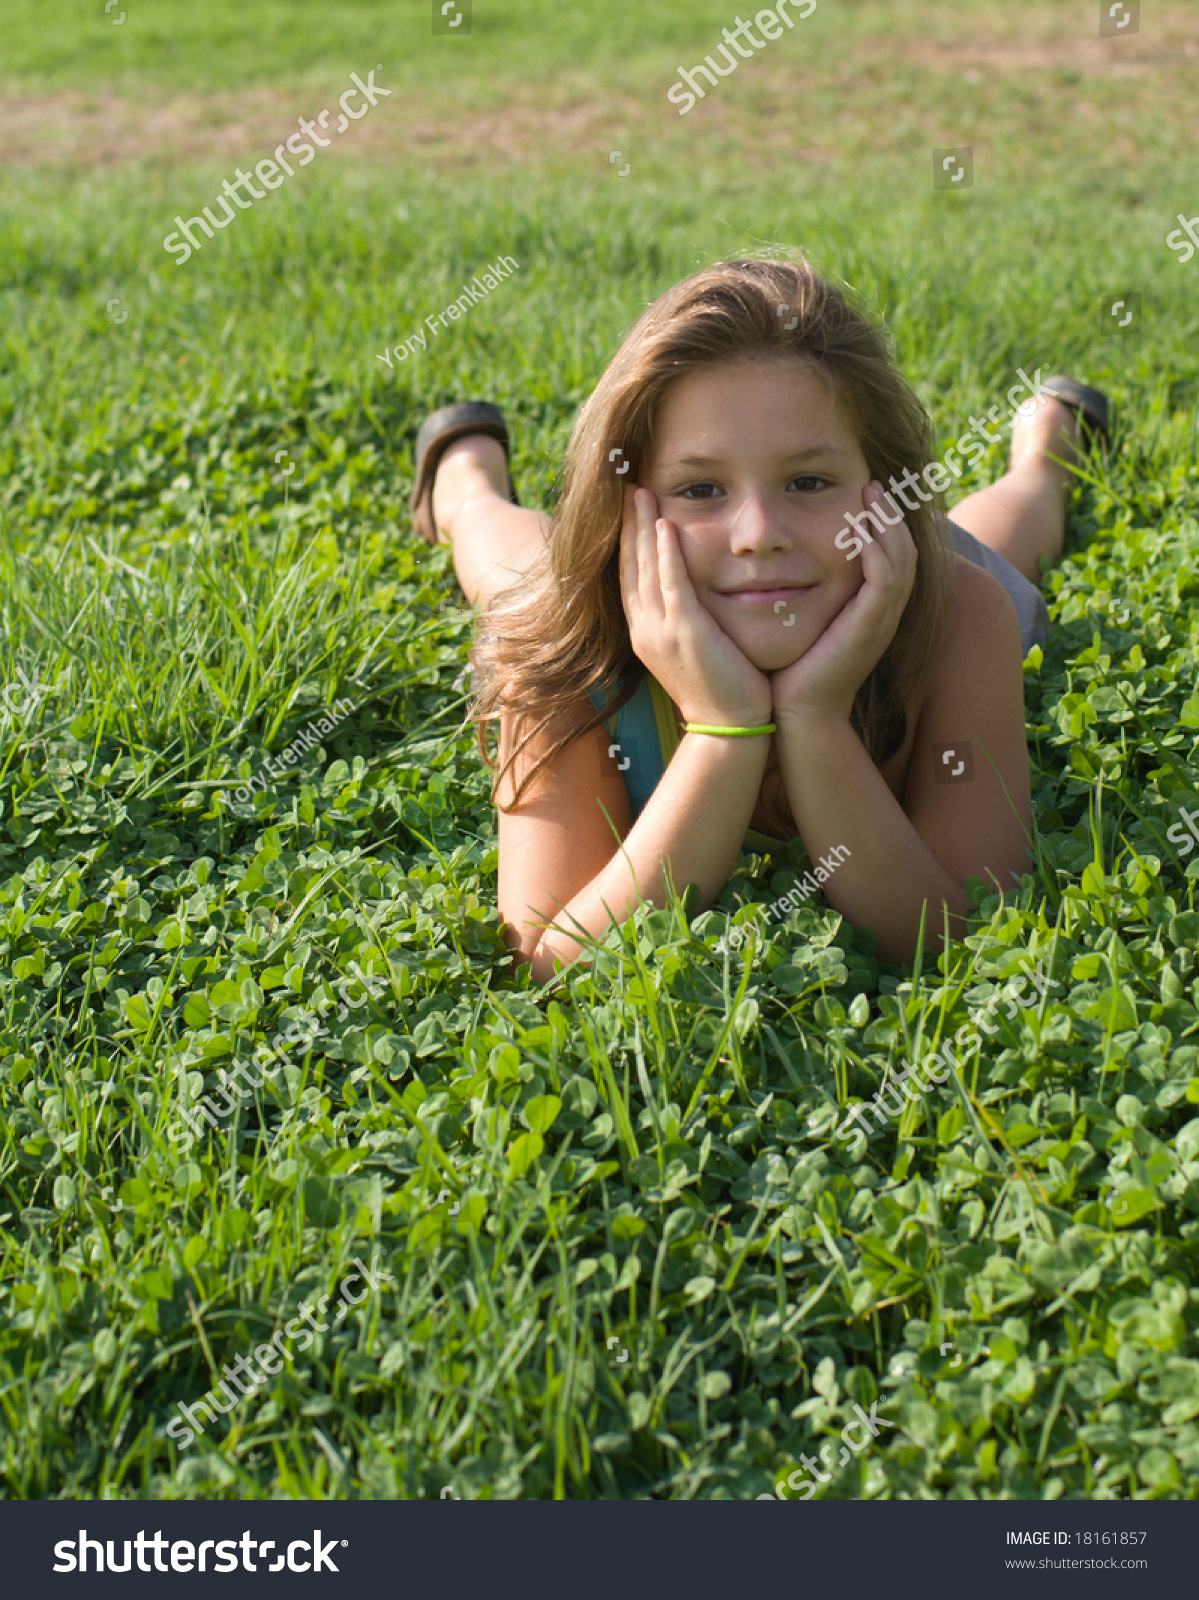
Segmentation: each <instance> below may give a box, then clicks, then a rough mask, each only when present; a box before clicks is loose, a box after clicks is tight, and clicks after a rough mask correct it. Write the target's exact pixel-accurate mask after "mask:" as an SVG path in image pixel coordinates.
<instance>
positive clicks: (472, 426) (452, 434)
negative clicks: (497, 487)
mask: <svg viewBox="0 0 1199 1600" xmlns="http://www.w3.org/2000/svg"><path fill="white" fill-rule="evenodd" d="M468 433H484V434H487V435H488V437H489V438H492V439H498V440H499V442H500V443H501V444H502V445H503V447H504V454H505V456H507V455H508V454H509V448H508V425H507V423H506V422H505V421H504V413H503V412H502V411H501V410H500V408H499V406H493V405H492V404H491V403H490V402H489V401H486V400H462V401H459V402H458V403H457V404H456V405H452V406H442V408H441V409H440V411H434V412H432V413H431V415H429V416H427V417H426V418H425V420H424V422H422V423H421V429H420V432H419V433H418V434H417V436H416V450H415V455H416V487H415V488H414V489H413V491H412V526H413V528H414V529H415V530H416V532H417V533H419V534H420V536H421V538H422V539H424V540H425V542H426V543H427V544H432V545H435V544H436V543H437V528H436V526H435V524H434V521H433V480H434V478H435V477H436V476H437V464H438V462H439V461H440V460H441V457H442V453H443V452H444V450H445V448H446V446H447V445H449V444H452V443H453V442H454V440H455V439H462V438H464V437H465V436H466V435H467V434H468ZM508 498H509V499H510V500H511V502H512V504H513V505H514V506H518V505H519V504H520V501H519V500H518V499H517V498H516V486H515V485H514V484H513V482H512V474H511V473H509V474H508Z"/></svg>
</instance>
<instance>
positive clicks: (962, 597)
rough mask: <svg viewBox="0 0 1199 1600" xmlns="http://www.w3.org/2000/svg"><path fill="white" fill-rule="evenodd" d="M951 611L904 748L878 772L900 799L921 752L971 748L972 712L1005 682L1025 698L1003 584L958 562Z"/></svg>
mask: <svg viewBox="0 0 1199 1600" xmlns="http://www.w3.org/2000/svg"><path fill="white" fill-rule="evenodd" d="M952 564H953V605H952V610H951V612H950V623H949V628H948V631H947V632H946V635H945V638H944V640H943V641H942V643H941V648H940V649H939V650H938V651H937V653H936V655H935V656H934V657H933V659H932V660H931V661H930V662H929V664H928V666H927V667H926V668H925V670H924V673H923V675H922V677H921V678H920V679H919V681H918V682H917V683H916V685H915V686H914V688H913V689H912V692H911V694H910V695H909V697H908V701H907V705H906V706H905V710H906V712H907V717H906V726H905V729H904V737H903V742H902V744H901V745H900V746H899V748H898V749H897V750H896V751H894V752H893V753H892V754H891V755H889V756H888V757H887V758H886V760H884V761H880V762H879V764H878V770H879V773H880V774H881V776H882V778H883V780H884V782H885V783H886V784H887V787H888V788H889V789H890V790H891V792H892V794H894V795H895V797H896V799H902V796H903V793H904V790H905V788H906V786H907V777H908V771H909V769H910V767H911V763H912V760H913V757H914V756H916V755H918V749H917V747H918V745H930V746H931V744H932V743H933V742H935V743H938V744H944V745H946V746H947V747H948V746H952V745H953V744H954V743H955V742H956V741H962V742H969V741H970V739H971V730H972V729H973V727H974V722H975V717H974V716H973V714H972V706H974V705H977V704H978V702H979V701H980V700H981V699H982V698H984V697H989V696H990V695H991V694H992V693H994V692H995V690H996V688H997V687H1000V686H1002V685H1003V684H1004V683H1005V682H1006V683H1007V684H1008V686H1009V689H1010V692H1011V693H1012V694H1014V695H1015V696H1016V697H1018V698H1019V697H1022V696H1023V686H1024V652H1023V648H1022V645H1021V636H1020V622H1019V619H1018V618H1017V616H1016V610H1015V607H1014V606H1013V604H1012V601H1011V598H1010V596H1009V595H1008V593H1007V591H1006V589H1005V588H1004V586H1003V584H1002V583H1000V581H999V579H998V578H996V577H995V576H994V575H993V574H992V573H990V572H988V571H987V570H986V569H985V568H984V567H981V566H978V565H977V564H976V563H975V562H973V561H971V560H969V559H968V558H967V557H966V556H963V555H959V554H956V553H955V554H954V555H953V557H952Z"/></svg>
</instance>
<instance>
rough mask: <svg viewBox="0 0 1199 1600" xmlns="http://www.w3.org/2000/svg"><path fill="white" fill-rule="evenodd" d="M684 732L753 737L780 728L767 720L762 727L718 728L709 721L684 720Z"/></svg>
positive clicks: (741, 737)
mask: <svg viewBox="0 0 1199 1600" xmlns="http://www.w3.org/2000/svg"><path fill="white" fill-rule="evenodd" d="M683 732H684V733H720V734H723V735H724V737H725V738H726V739H753V738H756V737H757V735H758V734H760V733H777V732H778V729H777V728H776V727H775V725H774V723H773V722H766V723H763V725H762V726H761V727H760V728H717V727H715V726H713V725H712V724H711V723H708V722H684V724H683Z"/></svg>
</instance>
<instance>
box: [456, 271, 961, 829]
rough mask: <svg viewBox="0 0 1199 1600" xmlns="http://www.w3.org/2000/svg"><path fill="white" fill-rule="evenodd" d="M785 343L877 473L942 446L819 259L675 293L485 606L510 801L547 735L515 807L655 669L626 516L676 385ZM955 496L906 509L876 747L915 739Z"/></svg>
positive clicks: (623, 367) (643, 328)
mask: <svg viewBox="0 0 1199 1600" xmlns="http://www.w3.org/2000/svg"><path fill="white" fill-rule="evenodd" d="M780 307H781V308H783V309H782V311H781V312H780V310H779V308H780ZM792 321H794V322H795V326H794V327H791V326H789V324H790V322H792ZM780 355H781V356H796V357H799V358H800V359H801V360H803V361H806V362H808V363H810V364H811V366H813V367H814V368H815V369H816V370H817V371H818V372H819V373H820V374H821V375H822V376H823V378H824V379H825V380H826V382H828V383H829V385H830V386H831V388H832V391H833V393H834V395H835V396H836V398H837V400H838V402H839V404H840V407H841V410H842V414H843V415H844V417H845V419H846V422H847V423H848V425H849V426H850V428H851V429H852V430H853V432H854V433H855V435H856V437H857V440H858V444H859V447H860V449H861V451H862V454H863V456H864V457H865V459H866V462H867V464H868V466H869V468H870V474H871V477H873V478H877V479H879V480H880V481H881V482H882V483H883V484H886V483H887V481H888V480H889V479H890V478H891V477H892V476H893V475H894V476H899V475H901V474H902V473H903V472H904V471H905V470H906V469H907V468H909V467H910V468H912V469H913V470H915V471H917V472H919V471H920V470H921V469H922V468H923V467H924V466H925V464H926V463H927V462H929V461H930V460H931V459H932V447H933V430H932V424H931V422H930V420H929V417H928V414H927V412H926V411H925V410H924V407H923V406H922V405H921V403H920V401H919V399H918V398H917V397H916V395H915V393H914V392H913V391H912V389H911V388H910V387H909V386H908V384H907V383H906V382H905V380H904V378H903V377H902V375H901V374H900V372H899V371H898V369H897V367H896V366H895V362H894V360H893V358H892V355H891V351H890V347H889V344H888V340H887V337H886V335H885V333H884V332H883V330H882V329H881V328H880V327H877V326H875V324H874V323H873V322H872V321H870V320H869V318H868V317H867V315H866V314H865V312H864V311H862V310H860V309H859V308H857V307H856V306H855V305H853V304H851V302H850V299H849V296H848V295H847V294H846V293H845V292H844V291H842V290H841V289H840V288H838V287H837V286H836V285H834V284H832V283H830V282H828V281H827V280H826V279H825V278H823V277H821V275H820V274H819V273H818V272H816V271H815V270H814V269H813V268H812V267H811V266H810V265H809V263H808V262H807V261H806V260H804V259H802V258H799V259H786V260H780V259H777V258H774V257H772V258H769V259H757V258H750V259H747V260H739V261H726V262H722V263H720V264H718V265H716V266H712V267H708V268H706V269H705V270H704V271H702V272H698V273H696V274H695V276H694V277H691V278H687V279H685V280H684V281H683V282H682V283H679V284H676V285H675V287H674V288H673V289H669V290H668V291H667V292H666V293H665V294H664V295H661V296H660V297H659V298H658V299H657V300H655V301H654V302H653V304H652V305H651V306H649V307H648V309H647V310H646V311H645V312H644V313H643V314H642V315H641V317H639V318H638V320H637V322H636V323H635V324H634V326H633V327H632V328H631V329H630V331H629V333H628V334H627V335H626V337H625V339H624V342H623V343H622V345H621V347H620V349H619V350H618V351H617V352H616V355H615V356H614V357H613V359H612V361H611V362H610V363H609V365H608V367H607V369H606V371H605V372H604V374H603V376H602V377H601V378H600V381H599V383H598V384H597V385H596V388H595V391H594V393H593V394H592V395H591V397H590V399H589V400H588V401H587V402H586V404H585V405H584V406H583V409H582V411H581V412H580V413H579V417H578V421H577V422H576V423H575V427H574V431H573V432H572V434H571V437H570V443H569V445H568V447H567V452H566V463H565V468H564V472H563V480H562V497H561V500H560V501H559V504H558V507H557V510H556V512H555V514H554V516H553V517H552V519H551V523H550V527H549V530H548V533H547V538H546V544H545V548H544V550H543V551H542V552H541V553H540V554H539V556H538V557H537V559H536V560H535V562H534V563H533V565H532V566H530V567H529V569H528V570H527V571H526V572H525V573H524V574H523V575H522V577H521V578H520V579H518V580H517V581H516V582H515V583H514V584H513V585H512V586H511V587H510V588H507V589H504V590H502V591H501V592H500V593H498V594H497V595H496V596H495V597H494V598H493V599H492V600H491V602H490V604H489V605H488V606H487V608H486V610H485V611H484V613H483V614H482V616H481V618H480V622H479V633H478V643H477V644H476V647H475V650H474V652H473V655H472V660H473V662H474V665H475V669H476V671H477V673H478V675H479V682H480V688H479V692H478V694H477V695H476V698H475V702H474V705H473V706H472V709H471V717H472V720H474V721H477V722H478V723H479V748H480V750H481V752H482V754H483V757H484V759H485V760H486V761H487V762H488V765H490V766H491V767H493V768H498V770H496V773H495V779H494V783H493V786H492V798H493V801H496V803H498V792H499V788H500V784H501V783H502V781H503V779H504V776H505V774H507V773H509V772H510V771H511V770H512V768H513V764H514V762H515V761H516V760H517V758H518V757H519V756H520V755H521V754H522V752H523V751H525V750H526V749H527V747H528V746H529V744H530V742H531V741H533V740H538V739H539V740H540V743H541V748H540V751H539V753H538V754H537V756H536V759H535V760H533V761H532V762H531V763H530V764H528V770H527V771H525V772H524V774H523V776H522V777H521V779H520V782H519V783H518V784H515V792H514V797H513V800H512V802H511V804H512V805H516V804H517V803H518V802H519V800H520V798H521V795H522V794H523V793H524V791H525V789H526V788H527V787H528V785H529V784H530V783H531V782H532V781H533V779H534V778H535V777H536V775H537V774H538V772H540V771H541V769H542V768H543V767H544V766H545V765H546V764H547V763H549V762H550V761H552V760H553V759H554V757H555V756H556V755H557V754H558V753H559V752H560V751H561V750H562V749H563V748H564V746H565V745H567V744H568V743H570V741H571V740H572V739H575V738H578V737H580V736H581V735H582V734H584V733H587V732H589V731H590V729H592V728H595V727H597V726H598V725H599V724H600V723H601V722H602V721H604V720H605V719H606V718H607V717H610V716H611V715H612V714H613V713H614V712H615V711H617V710H619V708H620V707H621V706H623V705H624V704H625V703H626V702H627V701H628V700H629V699H630V698H631V697H632V695H633V694H634V692H635V691H636V689H637V687H638V686H639V684H640V683H641V680H642V679H643V677H644V676H645V667H644V665H643V664H642V662H641V661H639V660H638V658H637V657H636V656H635V655H634V654H633V650H632V646H631V645H630V643H629V630H628V624H627V622H626V619H625V614H624V608H623V605H622V603H621V596H620V573H619V552H620V530H621V524H622V519H623V495H624V487H625V485H626V484H627V483H630V482H632V483H636V482H639V481H640V479H639V474H640V471H641V468H642V465H643V463H645V462H646V461H647V460H648V459H649V452H650V449H651V446H652V435H653V424H654V417H655V415H656V413H657V409H658V407H659V405H660V404H661V401H662V398H663V396H664V395H665V394H666V392H667V390H668V389H669V388H670V387H671V386H672V385H673V384H675V383H677V382H678V381H679V380H680V379H681V378H683V377H685V376H687V375H688V374H689V373H692V372H696V371H698V370H700V369H703V368H707V367H712V366H715V365H718V364H720V363H723V362H727V361H733V360H740V359H745V358H746V357H777V356H780ZM626 465H627V468H628V470H627V471H618V468H623V467H625V466H626ZM938 505H939V500H938V499H936V498H934V499H933V500H931V501H930V502H929V503H928V504H925V503H924V502H921V504H920V507H919V509H918V510H916V511H908V512H905V519H906V522H907V525H908V528H909V529H910V531H911V534H912V540H913V542H914V544H915V546H916V550H917V552H918V556H919V559H918V561H917V565H916V578H915V582H914V584H913V586H912V592H911V595H910V597H909V599H908V603H907V606H906V608H905V610H904V614H903V617H902V618H901V620H900V623H899V627H898V628H897V629H896V632H895V636H894V638H893V639H892V640H891V642H890V644H889V645H888V646H887V649H886V651H885V652H884V653H883V655H882V657H881V659H880V660H879V662H878V664H877V665H876V666H875V668H874V670H873V672H871V674H870V675H869V677H868V678H867V679H866V681H865V682H864V683H863V684H862V687H861V688H860V689H859V691H858V694H857V697H856V699H855V701H854V707H853V716H852V721H853V726H854V728H855V729H856V731H857V733H858V735H859V737H860V738H861V740H862V742H863V744H864V745H865V746H866V748H867V750H868V751H869V753H870V756H871V758H872V759H873V760H874V761H875V762H879V761H883V760H885V759H886V758H887V756H889V755H891V754H893V753H894V752H895V751H896V750H897V749H898V748H899V746H900V745H901V744H902V743H903V739H904V734H905V726H906V724H905V713H904V706H905V703H906V701H907V699H908V697H909V695H910V693H911V691H912V689H913V687H914V685H915V684H916V682H917V681H918V680H919V678H920V676H921V674H922V673H923V672H924V671H925V669H926V668H927V666H928V664H929V663H930V662H931V661H932V659H933V657H934V656H935V654H936V652H937V650H938V649H939V648H940V645H941V643H942V641H943V640H944V638H945V635H946V633H947V631H948V627H949V620H950V612H951V607H952V564H951V559H950V554H949V546H948V543H947V540H946V535H945V532H944V531H943V528H942V526H941V525H940V524H939V521H938V515H937V511H936V508H937V507H938ZM618 679H619V680H620V693H619V694H614V693H613V690H614V687H615V685H616V682H617V680H618ZM598 688H603V689H604V691H605V692H606V693H607V694H609V695H611V696H612V698H611V699H609V701H608V702H607V704H606V705H605V706H604V708H603V709H602V710H598V711H594V712H593V714H592V715H591V717H590V719H589V720H585V719H582V718H580V717H579V715H578V714H577V710H578V706H579V703H580V702H581V701H583V700H584V699H585V697H586V694H587V691H588V690H589V689H598ZM568 711H569V712H571V713H572V715H571V716H570V717H564V716H563V713H566V712H568ZM506 715H512V716H514V717H515V722H514V724H513V726H517V725H518V728H519V731H518V735H517V736H516V737H514V738H513V739H512V741H511V747H510V748H509V750H508V752H507V757H506V759H505V760H504V762H503V765H502V766H499V764H498V760H497V758H494V757H492V755H491V754H490V752H489V750H488V742H487V737H486V734H487V725H488V724H489V723H492V722H494V721H497V720H498V719H499V718H500V717H502V716H506ZM551 725H553V726H552V727H551ZM547 730H549V736H548V738H545V737H542V736H544V735H546V733H547ZM514 781H515V780H514Z"/></svg>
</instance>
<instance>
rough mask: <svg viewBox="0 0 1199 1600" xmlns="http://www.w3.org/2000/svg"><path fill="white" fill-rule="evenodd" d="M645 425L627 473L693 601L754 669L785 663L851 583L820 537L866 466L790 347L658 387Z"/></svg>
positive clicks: (851, 563)
mask: <svg viewBox="0 0 1199 1600" xmlns="http://www.w3.org/2000/svg"><path fill="white" fill-rule="evenodd" d="M654 434H655V446H654V450H653V453H652V456H651V458H650V461H649V463H648V468H647V469H646V470H644V471H643V473H642V475H641V481H642V483H643V485H644V487H645V488H647V489H650V490H652V491H653V493H654V494H655V495H656V496H657V499H658V507H659V515H660V516H663V517H665V518H667V519H668V520H669V521H670V522H672V523H673V524H674V525H675V527H676V528H677V529H678V531H679V543H680V546H681V549H682V554H683V561H684V563H685V564H686V567H687V571H688V574H689V575H690V578H691V582H692V584H693V585H694V587H695V591H696V594H697V595H698V597H699V601H700V604H701V605H702V606H704V607H705V609H706V610H707V611H709V612H710V613H711V615H712V616H713V617H714V618H715V619H716V621H717V622H718V623H719V624H720V626H721V627H722V628H723V629H724V631H725V633H727V634H728V635H729V637H730V638H731V639H732V640H733V642H734V643H735V644H736V645H737V646H738V647H739V649H740V650H741V651H742V652H743V654H745V655H746V656H748V658H749V660H750V661H752V662H753V664H754V666H756V667H757V668H758V669H759V671H761V672H774V671H777V670H778V669H779V668H780V667H787V666H790V665H791V663H792V662H793V661H797V660H798V659H799V657H800V656H802V655H803V654H804V652H805V651H806V650H808V649H809V648H810V646H811V645H813V644H814V643H815V641H816V640H817V639H818V638H819V637H820V635H821V634H822V633H823V632H824V630H825V628H827V627H828V625H829V623H830V622H831V621H832V620H833V618H834V617H835V616H836V615H837V613H838V612H839V611H840V610H841V608H842V607H843V606H844V605H845V603H846V602H847V601H848V600H849V599H850V597H851V596H852V595H853V594H854V593H855V592H856V591H857V590H858V589H859V588H860V587H861V585H862V582H863V573H862V562H861V559H860V557H859V558H857V559H854V560H846V552H845V551H844V550H843V549H838V547H837V545H836V544H835V543H834V540H835V539H836V536H837V534H838V533H840V531H841V530H842V529H843V528H845V527H846V526H847V524H846V521H845V515H846V512H860V511H861V510H862V509H863V505H862V490H863V489H864V488H865V487H866V485H867V484H868V483H869V482H870V469H869V468H868V467H867V465H866V461H865V458H864V456H863V455H862V452H861V449H860V448H859V446H858V442H857V439H856V438H855V437H854V435H853V433H852V432H851V431H850V429H849V428H848V427H847V426H846V424H845V423H844V422H843V420H842V419H841V417H840V415H839V413H838V411H837V408H836V406H835V405H834V403H833V399H832V396H831V394H830V392H829V390H828V389H827V388H826V386H825V384H824V382H823V381H822V380H821V378H820V377H819V376H818V374H817V373H816V372H815V371H814V370H813V368H812V367H811V366H810V365H809V364H808V363H807V362H805V361H801V360H798V359H796V358H795V357H793V356H778V357H769V358H759V359H753V360H749V359H747V360H738V361H732V362H726V363H723V364H721V365H720V366H714V367H708V368H705V369H704V370H703V371H702V372H695V373H691V374H689V375H688V376H687V377H685V378H681V379H680V380H679V381H678V383H676V384H675V385H674V386H673V387H672V388H671V389H669V390H668V391H667V393H666V395H665V397H664V398H663V400H662V403H661V405H660V406H659V408H658V413H657V416H656V418H655V423H654ZM843 542H847V541H843Z"/></svg>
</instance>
